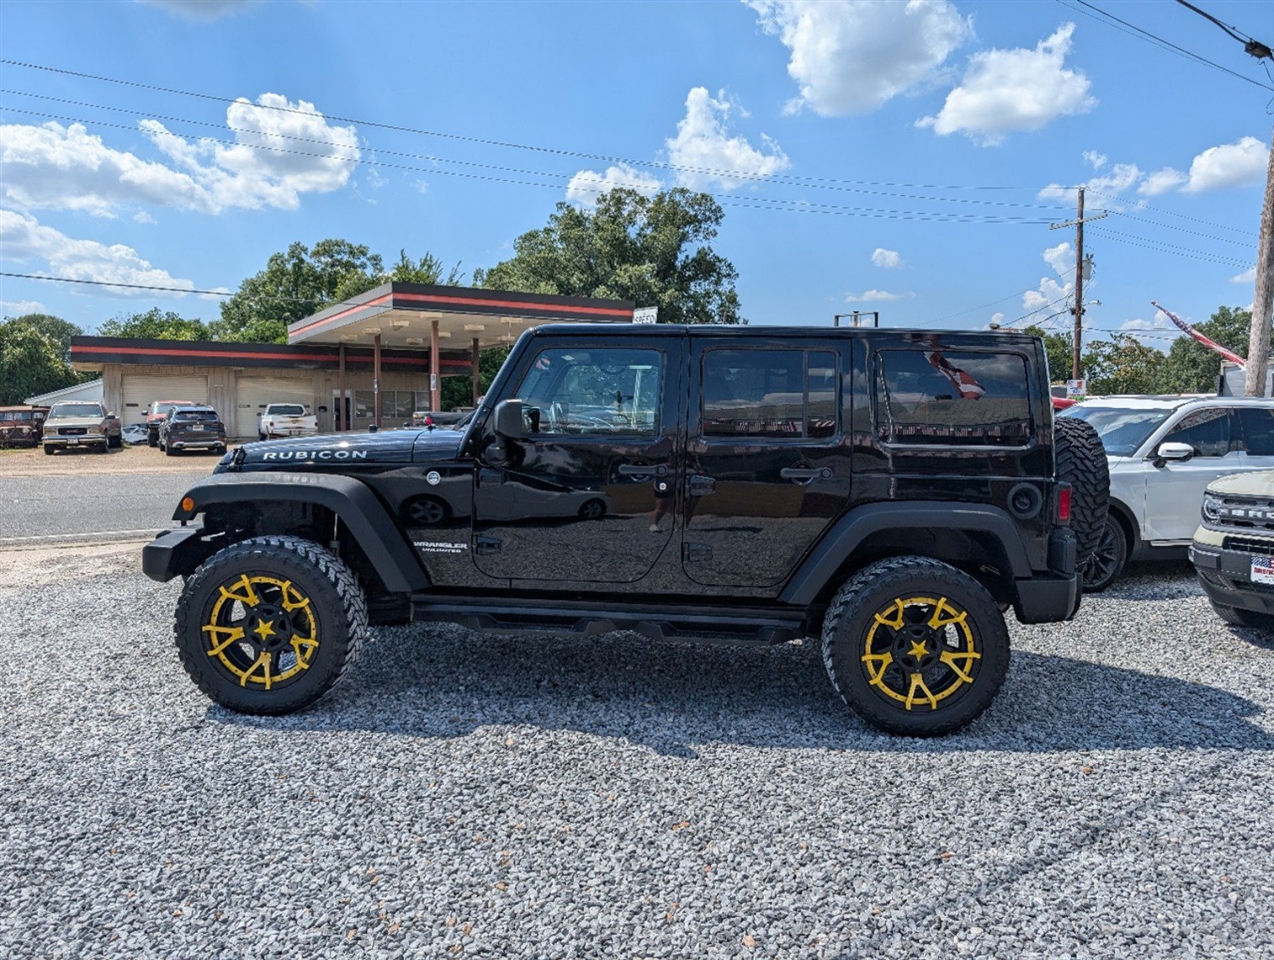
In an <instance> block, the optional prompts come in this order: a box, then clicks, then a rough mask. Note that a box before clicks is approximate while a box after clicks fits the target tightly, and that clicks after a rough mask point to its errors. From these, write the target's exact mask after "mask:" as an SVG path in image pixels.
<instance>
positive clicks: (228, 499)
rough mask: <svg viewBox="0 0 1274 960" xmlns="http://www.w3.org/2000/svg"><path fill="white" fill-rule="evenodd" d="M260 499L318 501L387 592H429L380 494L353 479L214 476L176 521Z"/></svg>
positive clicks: (183, 505) (192, 493)
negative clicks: (223, 505) (217, 506)
mask: <svg viewBox="0 0 1274 960" xmlns="http://www.w3.org/2000/svg"><path fill="white" fill-rule="evenodd" d="M260 500H275V501H279V500H282V501H287V502H289V503H314V504H318V505H319V506H322V507H326V508H328V509H329V510H331V511H332V512H333V513H334V514H336V516H337V517H338V518H339V519H340V521H341V523H343V524H344V525H345V528H346V529H347V530H348V531H349V532H350V534H351V535H352V536H353V537H354V540H355V541H356V542H357V543H358V545H359V547H360V548H361V549H362V551H363V552H364V553H365V554H367V559H368V560H370V561H371V564H372V566H373V567H374V568H375V570H376V573H377V575H378V576H379V577H380V579H381V581H382V582H383V583H384V584H385V588H386V589H387V590H389V591H390V592H391V593H412V592H415V591H420V590H426V589H428V588H429V577H428V576H427V575H426V574H425V570H424V568H423V567H422V566H421V564H420V560H419V558H418V557H417V556H416V552H415V551H414V550H412V548H411V545H410V544H409V543H408V542H407V538H406V537H405V536H404V535H403V532H402V529H401V528H400V527H399V526H398V525H397V524H396V523H395V522H394V520H393V518H392V517H391V516H390V515H389V511H388V510H386V509H385V506H384V505H383V504H382V503H381V502H380V500H378V499H377V498H376V495H375V494H374V493H372V491H371V490H369V489H368V488H367V486H366V485H365V484H363V483H362V482H360V481H358V480H356V479H354V478H353V477H346V476H341V475H336V474H328V475H325V474H314V473H256V474H245V473H219V474H214V475H213V476H211V477H209V478H208V479H206V480H201V481H200V482H199V483H197V484H195V486H193V487H191V488H190V489H189V490H188V491H186V495H185V496H184V497H182V499H181V502H180V503H179V504H178V506H177V509H176V510H175V511H174V512H173V519H174V520H180V521H182V522H186V521H189V520H191V519H193V518H194V517H195V516H196V515H197V514H200V513H203V512H204V511H205V510H206V509H207V508H208V507H209V506H210V505H212V504H215V503H252V502H253V501H260ZM187 501H189V506H187Z"/></svg>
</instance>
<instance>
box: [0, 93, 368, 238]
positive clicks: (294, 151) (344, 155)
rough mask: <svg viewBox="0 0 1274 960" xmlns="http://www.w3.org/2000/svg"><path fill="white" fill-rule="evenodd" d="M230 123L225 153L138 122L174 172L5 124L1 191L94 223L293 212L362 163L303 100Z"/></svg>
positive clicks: (238, 110) (350, 140)
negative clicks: (164, 215)
mask: <svg viewBox="0 0 1274 960" xmlns="http://www.w3.org/2000/svg"><path fill="white" fill-rule="evenodd" d="M226 119H227V123H228V125H229V126H230V127H232V128H234V130H235V134H234V137H235V142H234V143H233V144H230V145H227V144H225V143H218V142H215V141H213V140H211V139H201V140H197V141H187V140H185V139H184V138H182V137H179V136H177V135H175V134H173V133H171V132H169V131H168V129H167V128H166V127H165V126H164V125H163V124H162V123H160V122H158V121H157V120H143V121H141V123H140V124H139V127H140V128H141V130H142V132H143V133H144V134H145V135H146V136H147V137H148V138H149V139H150V140H151V142H152V143H153V144H154V145H155V146H156V147H157V148H158V149H159V151H160V152H161V153H162V154H163V155H164V156H165V157H167V158H168V160H169V161H170V162H171V165H165V164H163V163H157V162H154V161H150V160H143V159H141V158H139V157H137V156H135V155H134V154H132V153H127V152H123V151H119V150H114V149H112V148H110V147H108V146H106V145H105V143H103V141H102V138H101V137H99V136H95V135H93V134H90V133H89V132H88V131H87V129H86V128H85V127H84V126H83V125H82V124H78V123H76V124H71V125H70V126H69V127H63V126H62V125H61V124H58V123H56V122H49V123H46V124H44V125H42V126H38V127H37V126H30V125H20V124H10V125H6V126H2V127H0V164H3V167H4V171H5V176H4V180H3V184H2V185H0V190H3V196H4V199H5V200H7V201H8V202H9V203H11V204H13V205H14V206H17V207H21V208H23V209H27V210H34V209H53V210H75V211H79V212H83V213H90V214H93V215H95V216H114V215H115V214H116V212H117V210H118V209H119V208H120V207H124V206H135V205H139V204H141V205H149V206H167V207H175V208H177V209H179V210H192V211H197V212H200V213H219V212H220V211H222V210H224V209H227V208H231V207H246V208H250V209H255V208H258V207H263V206H271V207H279V208H282V209H287V210H293V209H296V207H297V206H298V205H299V202H300V201H299V197H300V195H301V194H303V193H327V192H330V191H332V190H336V189H339V188H340V187H343V186H344V185H345V184H346V182H347V181H348V180H349V176H350V173H351V172H352V171H353V169H354V166H355V165H356V164H357V161H358V159H359V157H360V152H359V149H358V139H357V136H356V133H355V130H354V128H353V127H337V126H331V125H329V124H328V123H327V121H326V119H325V118H324V117H323V115H322V114H321V113H319V112H318V111H317V110H315V108H314V105H313V104H310V103H306V102H305V101H304V100H300V101H297V102H296V103H292V102H290V101H289V100H288V99H287V98H286V97H283V96H281V95H279V94H275V93H266V94H262V95H261V97H259V98H258V100H257V103H256V104H252V103H250V102H248V101H247V100H238V101H236V102H235V103H233V104H231V105H230V106H229V107H228V108H227V110H226ZM284 151H287V152H284Z"/></svg>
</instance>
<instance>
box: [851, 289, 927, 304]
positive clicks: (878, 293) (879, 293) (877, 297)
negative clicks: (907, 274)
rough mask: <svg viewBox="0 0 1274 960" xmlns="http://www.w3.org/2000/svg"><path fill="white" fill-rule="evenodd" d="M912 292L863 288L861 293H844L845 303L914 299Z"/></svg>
mask: <svg viewBox="0 0 1274 960" xmlns="http://www.w3.org/2000/svg"><path fill="white" fill-rule="evenodd" d="M915 298H916V295H915V294H914V293H890V292H889V291H888V290H864V291H863V292H862V293H847V294H845V302H846V303H876V302H884V303H888V302H891V301H893V300H914V299H915Z"/></svg>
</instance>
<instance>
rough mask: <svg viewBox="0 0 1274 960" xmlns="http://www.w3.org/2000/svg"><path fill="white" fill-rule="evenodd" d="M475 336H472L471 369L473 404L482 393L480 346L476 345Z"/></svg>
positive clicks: (476, 403) (475, 404)
mask: <svg viewBox="0 0 1274 960" xmlns="http://www.w3.org/2000/svg"><path fill="white" fill-rule="evenodd" d="M478 344H479V341H478V338H477V337H474V338H473V361H472V363H471V370H472V373H473V405H474V406H475V407H476V406H477V405H478V397H479V396H481V394H482V348H481V347H480V346H479V345H478Z"/></svg>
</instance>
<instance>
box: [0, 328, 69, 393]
mask: <svg viewBox="0 0 1274 960" xmlns="http://www.w3.org/2000/svg"><path fill="white" fill-rule="evenodd" d="M5 322H6V323H19V324H22V325H23V326H26V327H31V328H32V329H34V330H38V331H39V332H40V333H42V334H44V335H45V336H46V337H48V338H49V339H50V340H52V341H53V342H54V343H56V344H57V345H58V349H59V350H61V352H62V355H63V356H66V357H70V355H71V338H72V337H79V336H83V335H84V331H83V329H81V328H80V327H77V326H76V325H75V324H73V323H71V322H70V321H69V320H63V319H62V318H61V317H55V316H53V315H52V314H49V313H24V314H23V315H22V316H20V317H12V318H9V317H6V318H5ZM28 396H29V394H28Z"/></svg>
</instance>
